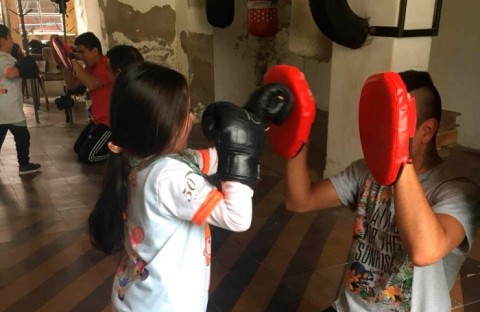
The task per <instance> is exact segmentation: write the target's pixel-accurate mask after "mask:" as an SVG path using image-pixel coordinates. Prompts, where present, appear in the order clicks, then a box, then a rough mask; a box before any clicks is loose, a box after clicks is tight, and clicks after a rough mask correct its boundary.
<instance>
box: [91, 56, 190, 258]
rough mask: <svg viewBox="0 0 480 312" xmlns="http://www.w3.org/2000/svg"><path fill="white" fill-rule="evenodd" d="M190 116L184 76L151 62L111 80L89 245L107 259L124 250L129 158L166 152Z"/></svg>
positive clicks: (146, 156)
mask: <svg viewBox="0 0 480 312" xmlns="http://www.w3.org/2000/svg"><path fill="white" fill-rule="evenodd" d="M188 112H189V97H188V87H187V82H186V80H185V77H183V75H181V74H180V73H178V72H176V71H175V70H172V69H170V68H167V67H164V66H161V65H158V64H154V63H150V62H143V63H135V64H132V65H130V66H127V67H126V68H125V70H123V71H122V72H121V73H120V75H119V76H118V77H117V79H116V80H115V83H114V86H113V90H112V94H111V97H110V119H111V131H112V136H111V142H112V143H113V144H114V145H116V146H119V147H120V148H121V149H122V152H121V153H111V155H110V157H109V159H108V163H107V167H106V171H105V174H104V180H103V184H102V190H101V193H100V196H99V198H98V200H97V202H96V204H95V206H94V209H93V211H92V212H91V214H90V216H89V219H88V223H89V233H90V241H91V243H92V245H93V246H94V247H95V248H97V249H99V250H102V251H103V252H105V253H107V254H112V253H114V252H117V251H120V250H122V249H123V240H124V220H123V216H124V214H125V212H126V210H127V206H128V202H129V176H130V172H131V165H130V159H132V158H135V159H148V158H151V157H155V156H161V155H163V154H166V153H168V152H169V151H170V150H171V148H172V146H173V144H175V139H176V138H177V137H178V136H179V135H180V133H181V130H182V129H183V127H184V125H185V122H186V120H187V116H188Z"/></svg>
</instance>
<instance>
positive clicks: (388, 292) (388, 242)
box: [330, 159, 480, 312]
mask: <svg viewBox="0 0 480 312" xmlns="http://www.w3.org/2000/svg"><path fill="white" fill-rule="evenodd" d="M458 168H461V167H460V166H459V164H458V162H456V161H455V160H454V159H451V160H449V159H447V160H445V161H443V162H442V163H441V164H439V165H438V166H437V167H436V168H434V169H432V170H430V171H428V172H426V173H424V174H422V175H420V176H419V179H420V182H421V184H422V188H423V190H424V192H425V194H426V197H427V199H428V201H429V203H430V205H431V206H432V208H433V210H434V211H435V213H443V214H448V215H451V216H452V217H454V218H455V219H457V220H458V221H459V222H460V223H461V224H462V226H463V228H464V230H465V233H466V239H465V240H464V241H463V243H462V244H461V245H460V246H458V247H457V248H455V249H454V250H452V251H451V252H450V253H449V254H448V255H447V256H445V257H444V258H443V259H442V260H441V261H439V262H437V263H435V264H432V265H429V266H424V267H416V266H414V265H413V264H412V262H411V260H410V258H409V256H408V254H407V253H406V250H405V249H404V248H403V245H402V242H401V239H400V235H399V231H398V228H397V226H396V222H395V209H394V200H393V187H392V186H381V185H379V184H377V183H375V181H374V180H373V177H372V176H371V174H370V173H369V171H368V168H367V166H366V163H365V161H364V160H358V161H356V162H354V163H352V165H350V166H349V167H348V168H346V169H345V170H344V171H342V172H341V173H339V174H338V175H336V176H334V177H331V178H330V180H331V182H332V183H333V186H334V188H335V190H336V192H337V194H338V196H339V198H340V200H341V202H342V204H344V205H345V206H347V207H349V208H351V209H352V210H354V211H356V213H357V214H356V221H355V226H354V231H353V237H352V245H351V248H350V253H349V258H348V262H347V265H346V267H345V273H344V279H343V283H342V285H341V288H340V290H339V295H338V298H337V300H336V302H335V306H336V309H337V310H338V311H355V312H360V311H422V312H429V311H432V312H441V311H451V303H450V295H449V291H450V289H451V287H452V286H453V284H454V282H455V279H456V277H457V274H458V271H459V270H460V267H461V265H462V263H463V262H464V261H465V259H466V256H467V254H468V252H469V250H470V248H471V245H472V241H473V237H474V235H475V230H476V227H477V223H478V219H479V214H478V213H479V212H480V187H479V185H477V184H476V183H474V181H473V180H471V179H469V178H466V172H462V170H459V169H458ZM412 209H415V207H412Z"/></svg>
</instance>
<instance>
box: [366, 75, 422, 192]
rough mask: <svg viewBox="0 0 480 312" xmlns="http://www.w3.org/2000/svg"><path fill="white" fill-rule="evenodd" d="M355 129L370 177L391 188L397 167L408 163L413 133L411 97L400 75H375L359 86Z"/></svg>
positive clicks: (414, 113) (413, 114) (412, 98)
mask: <svg viewBox="0 0 480 312" xmlns="http://www.w3.org/2000/svg"><path fill="white" fill-rule="evenodd" d="M358 116H359V127H360V128H359V130H360V141H361V144H362V150H363V155H364V157H365V161H366V163H367V166H368V168H369V169H370V172H371V173H372V176H373V178H374V179H375V181H377V182H378V183H379V184H382V185H391V184H393V183H394V182H395V181H396V179H397V176H398V172H399V170H400V168H401V166H402V165H403V164H405V163H411V161H412V160H411V156H410V155H411V150H410V149H411V140H412V138H413V135H414V134H415V125H416V119H417V118H416V108H415V98H414V97H413V96H410V94H409V93H408V92H407V88H406V87H405V84H404V83H403V80H402V78H401V77H400V75H398V74H397V73H394V72H385V73H379V74H375V75H373V76H371V77H370V78H368V79H367V81H366V82H365V84H364V85H363V88H362V92H361V95H360V105H359V115H358Z"/></svg>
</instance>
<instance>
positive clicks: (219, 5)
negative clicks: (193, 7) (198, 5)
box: [206, 0, 235, 28]
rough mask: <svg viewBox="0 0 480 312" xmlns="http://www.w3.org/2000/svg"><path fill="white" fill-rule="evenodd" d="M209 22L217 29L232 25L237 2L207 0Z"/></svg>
mask: <svg viewBox="0 0 480 312" xmlns="http://www.w3.org/2000/svg"><path fill="white" fill-rule="evenodd" d="M206 10H207V20H208V22H209V23H210V24H211V25H212V26H215V27H220V28H225V27H228V26H230V25H231V24H232V22H233V16H234V13H235V0H207V4H206Z"/></svg>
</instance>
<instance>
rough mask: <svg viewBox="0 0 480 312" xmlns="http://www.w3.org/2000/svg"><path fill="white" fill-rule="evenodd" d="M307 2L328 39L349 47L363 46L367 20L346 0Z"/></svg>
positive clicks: (367, 27)
mask: <svg viewBox="0 0 480 312" xmlns="http://www.w3.org/2000/svg"><path fill="white" fill-rule="evenodd" d="M309 4H310V11H311V13H312V16H313V19H314V21H315V24H317V27H318V28H319V29H320V31H321V32H323V33H324V34H325V36H327V37H328V38H330V40H332V41H333V42H336V43H338V44H340V45H343V46H346V47H349V48H351V49H358V48H360V47H362V46H363V44H364V42H365V40H366V38H367V35H368V31H369V25H368V20H367V19H366V18H362V17H360V16H358V15H357V14H355V12H353V11H352V9H351V8H350V6H349V5H348V2H347V0H309Z"/></svg>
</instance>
